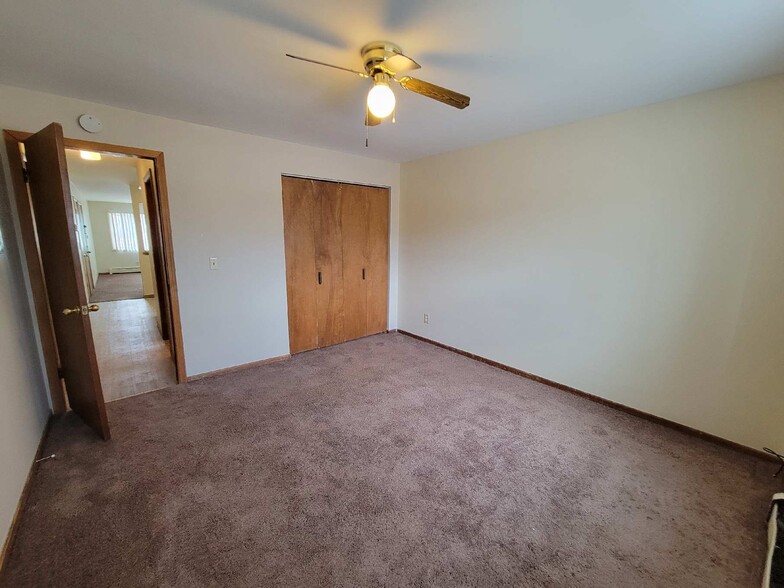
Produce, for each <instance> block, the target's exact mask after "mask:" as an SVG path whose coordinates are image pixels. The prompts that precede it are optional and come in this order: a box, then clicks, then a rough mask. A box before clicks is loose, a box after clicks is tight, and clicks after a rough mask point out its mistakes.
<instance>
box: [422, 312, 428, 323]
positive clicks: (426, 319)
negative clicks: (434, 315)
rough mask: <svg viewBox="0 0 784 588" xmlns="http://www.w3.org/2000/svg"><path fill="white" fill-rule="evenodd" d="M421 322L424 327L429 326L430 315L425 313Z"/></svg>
mask: <svg viewBox="0 0 784 588" xmlns="http://www.w3.org/2000/svg"><path fill="white" fill-rule="evenodd" d="M422 321H423V322H424V323H425V324H426V325H429V324H430V315H429V314H427V313H425V316H424V318H423V319H422Z"/></svg>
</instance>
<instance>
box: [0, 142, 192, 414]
mask: <svg viewBox="0 0 784 588" xmlns="http://www.w3.org/2000/svg"><path fill="white" fill-rule="evenodd" d="M31 135H32V133H28V132H24V131H13V130H8V129H5V130H4V131H3V139H4V142H5V147H6V153H7V154H8V162H9V167H10V171H11V184H12V188H13V191H14V198H15V202H16V209H17V216H18V218H19V225H20V228H21V241H22V249H23V251H24V257H25V263H26V266H27V273H28V276H29V278H30V288H31V290H32V293H33V303H34V307H35V315H36V320H37V322H38V330H39V333H40V337H41V349H42V352H43V355H44V364H45V371H46V378H47V381H48V383H49V393H50V396H51V399H52V412H54V413H55V414H60V413H63V412H65V409H66V403H65V391H64V390H63V386H62V383H61V381H60V377H59V375H58V368H59V356H58V353H57V344H56V341H55V338H54V328H53V326H52V317H51V312H50V309H49V302H48V298H47V294H46V284H45V282H44V278H43V269H42V267H41V260H40V257H39V256H38V254H37V251H38V245H37V239H36V236H35V225H34V218H33V214H32V209H31V206H30V200H29V197H28V195H27V186H26V185H25V181H24V175H23V173H22V165H23V164H22V156H21V153H20V151H19V143H20V142H22V141H24V140H25V139H27V138H28V137H30V136H31ZM65 147H66V148H67V149H83V150H86V151H97V152H101V153H119V154H122V155H130V156H133V157H138V158H140V159H149V160H151V161H152V162H153V166H154V169H155V189H156V190H155V191H156V195H157V203H158V215H159V218H160V223H161V236H162V238H163V257H164V262H165V265H166V274H167V277H168V284H167V289H168V292H169V306H170V311H171V324H170V327H171V332H170V336H171V343H172V351H173V354H172V355H173V359H174V363H175V368H176V374H177V383H184V382H186V381H187V376H186V374H185V352H184V349H183V341H182V321H181V319H180V302H179V296H178V294H177V272H176V270H175V264H174V245H173V242H172V232H171V212H170V207H169V191H168V188H167V184H166V165H165V161H164V156H163V151H155V150H152V149H141V148H138V147H127V146H124V145H114V144H111V143H98V142H95V141H86V140H83V139H69V138H67V137H66V138H65ZM33 252H35V253H33Z"/></svg>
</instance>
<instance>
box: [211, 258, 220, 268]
mask: <svg viewBox="0 0 784 588" xmlns="http://www.w3.org/2000/svg"><path fill="white" fill-rule="evenodd" d="M210 269H211V270H216V269H218V258H217V257H210Z"/></svg>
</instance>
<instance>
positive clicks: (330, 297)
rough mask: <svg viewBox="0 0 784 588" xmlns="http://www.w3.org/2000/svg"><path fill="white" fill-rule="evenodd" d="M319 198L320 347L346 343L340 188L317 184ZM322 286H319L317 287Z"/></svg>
mask: <svg viewBox="0 0 784 588" xmlns="http://www.w3.org/2000/svg"><path fill="white" fill-rule="evenodd" d="M314 186H315V187H316V191H317V193H318V196H319V203H320V204H319V214H318V215H317V217H318V220H317V223H316V271H317V286H316V299H317V303H318V313H317V314H318V345H319V347H324V346H326V345H334V344H335V343H341V342H343V341H345V340H346V338H345V336H344V333H343V312H344V306H343V248H342V240H343V238H342V232H341V226H340V223H341V197H340V184H338V183H335V182H314ZM318 282H320V283H318Z"/></svg>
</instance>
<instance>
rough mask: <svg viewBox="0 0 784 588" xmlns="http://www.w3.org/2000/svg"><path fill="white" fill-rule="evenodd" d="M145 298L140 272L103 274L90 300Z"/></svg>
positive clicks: (105, 300) (109, 300)
mask: <svg viewBox="0 0 784 588" xmlns="http://www.w3.org/2000/svg"><path fill="white" fill-rule="evenodd" d="M133 298H144V289H143V288H142V275H141V274H140V273H138V272H131V273H128V274H101V275H99V276H98V281H97V282H96V284H95V290H93V294H92V296H90V302H91V303H93V302H111V301H113V300H130V299H133Z"/></svg>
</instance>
